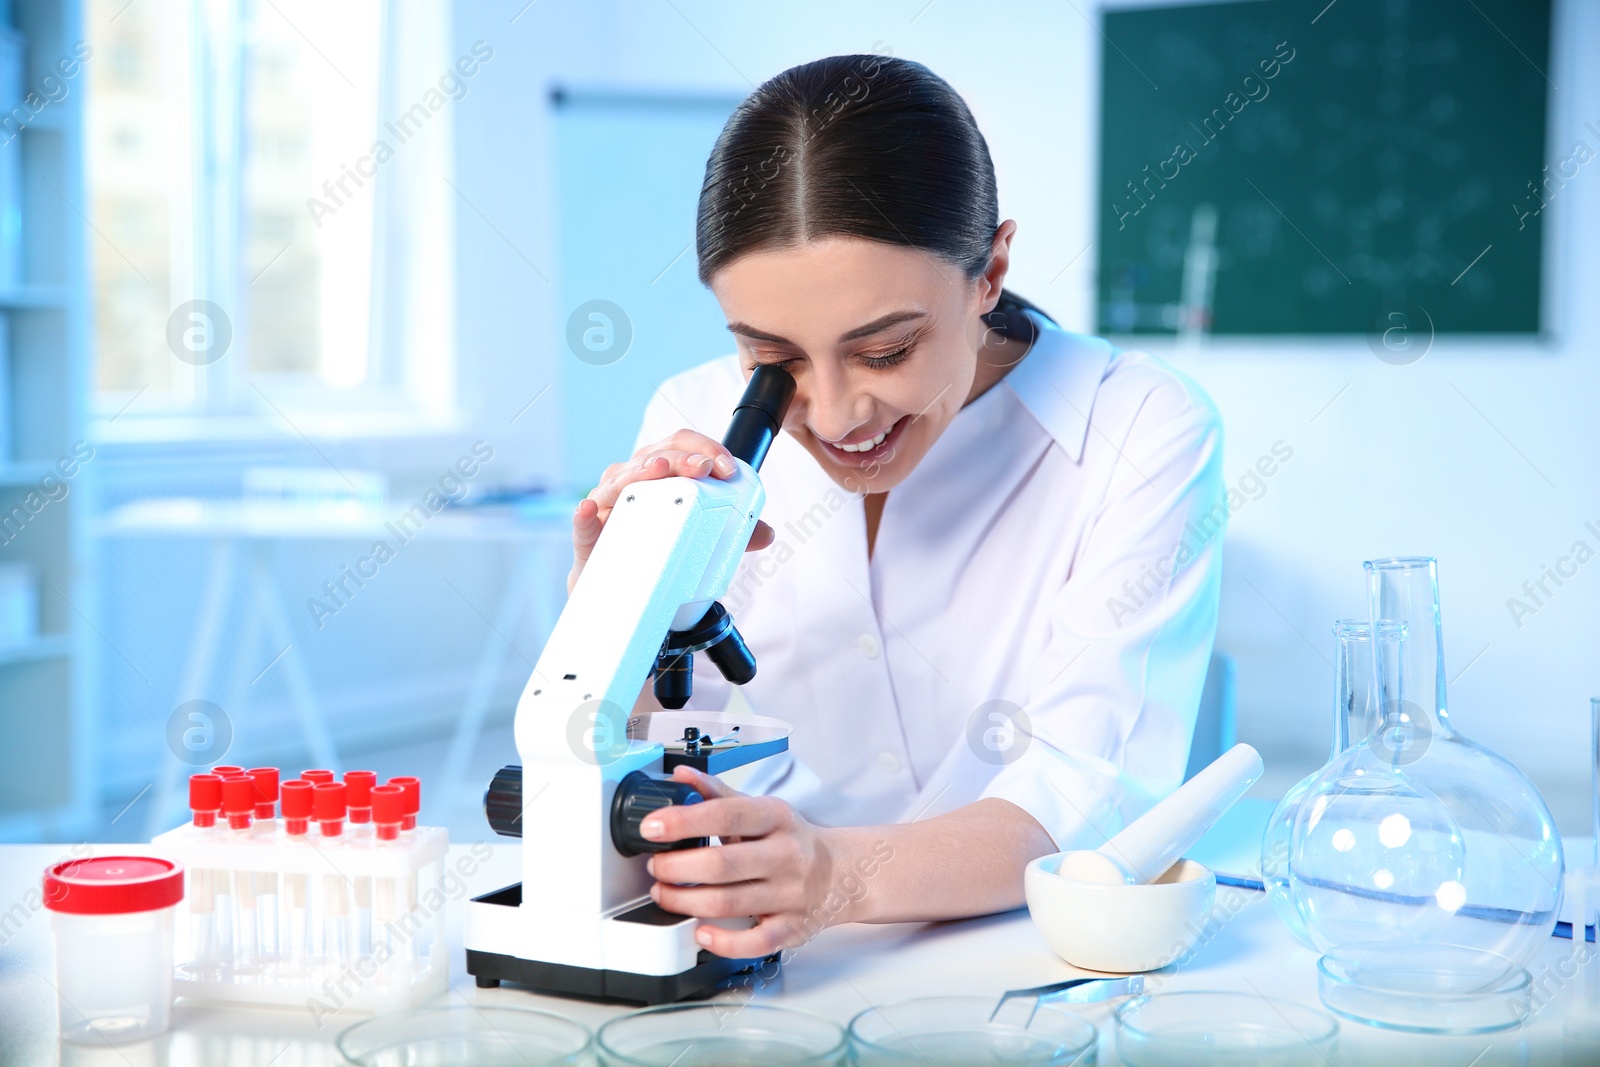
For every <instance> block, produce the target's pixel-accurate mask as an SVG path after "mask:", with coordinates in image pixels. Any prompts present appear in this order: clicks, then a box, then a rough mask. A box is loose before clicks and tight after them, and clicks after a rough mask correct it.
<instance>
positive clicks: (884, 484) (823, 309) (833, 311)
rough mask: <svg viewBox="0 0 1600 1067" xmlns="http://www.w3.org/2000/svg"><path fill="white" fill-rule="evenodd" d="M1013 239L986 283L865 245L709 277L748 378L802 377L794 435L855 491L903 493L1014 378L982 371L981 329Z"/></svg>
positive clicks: (842, 244)
mask: <svg viewBox="0 0 1600 1067" xmlns="http://www.w3.org/2000/svg"><path fill="white" fill-rule="evenodd" d="M1014 230H1015V223H1013V222H1010V221H1007V222H1006V223H1004V224H1003V225H1002V226H1001V227H1000V228H999V230H998V231H997V232H996V234H995V251H996V254H995V255H994V256H993V257H992V259H991V265H990V268H989V269H988V270H987V271H985V272H984V273H983V274H981V275H979V276H978V277H977V278H966V277H964V276H963V274H962V272H961V270H960V269H959V268H958V267H956V266H954V265H953V264H951V263H949V262H947V261H945V260H943V259H941V258H939V257H937V256H934V255H931V254H929V253H927V252H923V251H920V250H917V249H912V248H905V247H901V246H898V245H889V244H884V243H882V242H878V241H868V240H864V239H861V238H856V237H828V238H823V239H820V240H815V241H808V242H805V243H803V244H799V245H792V246H786V247H782V248H775V249H770V250H763V251H757V252H751V253H748V254H746V255H743V256H740V257H739V258H738V259H735V260H733V261H732V262H731V263H729V264H728V265H727V266H725V267H723V268H722V269H721V270H720V271H718V272H717V273H716V274H715V275H714V276H713V277H712V279H711V291H712V293H713V294H715V296H716V298H717V302H718V303H720V304H721V305H722V311H723V313H724V314H725V315H726V316H727V318H728V329H729V330H731V331H732V332H733V334H734V337H735V338H736V339H737V341H738V346H739V355H740V361H741V363H742V365H743V367H744V371H745V375H746V377H747V378H748V376H749V375H750V373H751V372H753V371H754V369H755V367H756V366H759V365H762V364H767V363H776V364H780V365H781V366H782V367H783V368H784V370H786V371H788V372H789V373H790V374H792V375H793V376H794V380H795V386H796V388H795V396H794V400H793V401H792V402H791V403H790V405H789V412H788V415H787V416H786V418H785V420H784V429H786V430H788V431H789V433H790V434H791V435H793V436H794V438H795V439H796V440H798V441H799V442H800V444H801V445H803V446H804V447H805V449H806V451H808V452H810V453H811V454H812V455H813V456H815V457H816V460H817V462H818V463H819V464H821V466H822V469H823V470H824V471H826V472H827V473H828V476H829V477H831V478H832V479H833V480H834V481H835V482H836V483H838V484H839V485H840V486H842V487H843V488H845V489H846V490H849V491H850V492H854V493H883V492H887V491H888V490H890V489H892V488H894V486H896V485H897V484H899V483H900V481H901V480H902V479H903V478H905V476H906V475H907V474H908V473H910V471H911V470H912V468H914V467H915V466H916V465H917V463H918V462H920V461H921V459H922V457H923V456H924V455H926V454H927V451H928V449H929V448H930V447H931V446H932V445H933V442H934V441H936V440H938V438H939V435H940V434H941V433H943V432H944V429H945V427H946V426H948V425H950V420H951V419H953V418H954V417H955V414H956V412H957V411H959V410H961V407H962V405H964V404H965V403H966V402H967V401H968V399H969V398H970V397H972V396H973V395H976V393H979V392H982V391H983V389H986V388H987V387H988V386H989V385H990V384H992V382H993V381H994V380H997V379H998V377H999V373H1003V370H1001V371H1000V372H999V373H995V367H996V366H998V365H999V364H1000V361H998V360H994V359H993V357H986V359H985V360H983V361H980V359H979V353H980V351H983V350H984V339H985V334H986V327H985V325H984V323H983V320H982V319H981V318H980V317H979V316H981V315H983V314H985V313H987V312H989V311H991V310H993V308H994V305H995V302H996V301H997V300H998V299H999V296H1000V286H1001V284H1002V282H1003V281H1004V278H1005V270H1006V267H1007V265H1008V253H1009V247H1010V241H1011V234H1012V232H1013V231H1014ZM988 351H990V352H993V351H994V346H993V343H992V338H991V346H990V348H989V349H988Z"/></svg>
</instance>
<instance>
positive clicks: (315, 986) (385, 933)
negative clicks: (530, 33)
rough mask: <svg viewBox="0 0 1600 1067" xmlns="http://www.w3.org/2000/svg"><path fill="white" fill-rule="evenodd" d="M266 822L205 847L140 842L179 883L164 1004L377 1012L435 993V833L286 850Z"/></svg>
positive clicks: (442, 947) (183, 835)
mask: <svg viewBox="0 0 1600 1067" xmlns="http://www.w3.org/2000/svg"><path fill="white" fill-rule="evenodd" d="M272 822H273V823H276V824H277V825H276V826H271V830H270V831H267V830H263V831H261V832H259V833H258V832H257V831H256V830H255V828H252V830H251V831H250V832H249V833H250V836H249V837H244V838H234V839H223V840H217V839H215V838H214V837H213V838H211V839H207V837H206V834H205V831H203V830H196V828H195V827H193V826H187V825H186V826H180V827H178V828H177V829H176V830H171V831H168V832H167V833H164V834H161V835H160V836H159V837H157V838H156V839H155V840H154V841H153V842H152V844H153V845H154V846H155V848H156V849H157V850H158V851H159V854H160V855H162V856H164V857H165V858H167V859H171V860H175V861H177V862H179V863H181V864H183V866H184V870H185V872H186V878H187V884H186V885H185V891H184V898H183V903H182V904H181V905H180V906H179V912H178V915H177V923H176V927H177V942H176V946H175V955H174V961H175V963H176V964H177V970H176V973H175V976H174V977H175V984H174V988H173V992H174V994H175V995H177V996H180V997H191V998H194V999H197V1000H210V1001H223V1002H229V1003H237V1002H248V1003H254V1004H282V1005H294V1006H297V1007H310V1008H311V1009H312V1010H316V1009H317V1007H318V1004H320V1005H322V1006H324V1007H325V1008H326V1010H327V1011H328V1012H330V1013H331V1012H333V1011H343V1010H346V1009H352V1010H356V1011H374V1012H388V1011H399V1010H404V1009H405V1008H408V1007H412V1006H414V1005H416V1004H418V1003H420V1002H422V1001H424V1000H427V999H428V998H430V997H433V996H435V995H437V994H438V993H440V992H442V991H443V990H444V988H445V980H446V975H447V972H448V969H449V953H448V948H447V945H446V941H445V896H444V892H443V889H442V887H441V885H440V878H441V875H442V872H443V867H444V864H443V860H444V856H445V851H446V848H447V845H448V838H449V835H448V833H447V832H446V831H445V830H444V829H443V828H442V827H437V826H419V827H417V828H416V829H415V830H412V831H408V832H407V833H406V835H405V836H404V839H402V840H397V841H385V842H378V841H376V840H375V839H373V838H371V837H366V838H362V837H350V838H344V837H337V838H331V839H320V840H319V839H318V838H316V837H314V836H311V835H304V836H302V837H301V838H300V839H299V840H298V841H294V840H292V839H289V838H288V837H287V835H285V834H284V833H283V830H282V823H283V820H281V819H276V820H272ZM257 825H260V824H257ZM268 825H269V826H270V825H271V824H268ZM252 913H253V914H252ZM314 1000H315V1001H317V1002H318V1003H312V1002H313V1001H314Z"/></svg>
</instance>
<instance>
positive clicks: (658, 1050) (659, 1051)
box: [597, 1001, 846, 1067]
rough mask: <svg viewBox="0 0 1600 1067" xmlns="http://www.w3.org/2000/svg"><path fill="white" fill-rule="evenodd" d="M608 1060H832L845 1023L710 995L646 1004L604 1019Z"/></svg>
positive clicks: (731, 1064) (668, 1066) (700, 1064)
mask: <svg viewBox="0 0 1600 1067" xmlns="http://www.w3.org/2000/svg"><path fill="white" fill-rule="evenodd" d="M597 1040H598V1043H599V1046H600V1062H601V1063H602V1064H605V1065H607V1067H746V1065H749V1067H833V1065H839V1064H843V1063H844V1062H845V1059H844V1056H845V1048H846V1044H845V1035H844V1028H843V1027H841V1026H840V1025H839V1024H838V1023H835V1022H831V1021H829V1020H827V1019H824V1018H823V1017H822V1016H820V1015H812V1014H811V1013H810V1012H806V1011H796V1010H794V1009H793V1008H777V1007H772V1006H770V1005H766V1004H739V1003H736V1002H733V1001H728V1002H725V1003H724V1002H718V1001H703V1002H697V1003H687V1004H668V1005H664V1006H662V1007H658V1008H645V1009H643V1010H640V1011H635V1012H630V1013H628V1014H627V1015H622V1016H619V1017H617V1018H615V1019H612V1020H611V1021H610V1022H608V1023H606V1024H605V1025H604V1026H602V1027H600V1032H599V1034H598V1035H597Z"/></svg>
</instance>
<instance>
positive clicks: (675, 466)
mask: <svg viewBox="0 0 1600 1067" xmlns="http://www.w3.org/2000/svg"><path fill="white" fill-rule="evenodd" d="M711 464H712V461H711V457H709V456H706V455H704V454H702V453H698V452H682V451H678V450H670V449H669V450H663V451H655V452H651V453H650V454H649V455H645V456H639V457H637V458H634V459H630V460H627V461H625V462H623V463H613V464H612V465H611V466H609V467H607V468H606V469H605V473H604V474H602V475H601V476H600V484H599V485H597V486H595V487H594V488H593V489H591V490H590V491H589V499H590V500H593V501H594V502H595V503H596V504H598V505H600V517H601V519H602V520H604V519H606V518H608V517H609V516H610V514H611V509H612V508H614V507H616V506H617V501H618V500H619V499H620V498H621V497H622V493H623V490H625V489H626V488H627V487H628V486H630V485H632V484H633V483H634V482H644V481H650V480H651V479H654V478H669V477H671V476H673V475H681V476H683V477H685V478H703V477H705V476H706V475H707V474H708V473H710V471H711V470H712V465H711Z"/></svg>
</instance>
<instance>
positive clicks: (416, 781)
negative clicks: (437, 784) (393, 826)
mask: <svg viewBox="0 0 1600 1067" xmlns="http://www.w3.org/2000/svg"><path fill="white" fill-rule="evenodd" d="M389 784H390V785H397V786H399V787H400V788H401V789H402V790H404V791H405V795H406V817H405V821H403V822H402V823H401V824H400V829H401V831H402V832H403V831H406V830H415V829H416V828H417V815H418V814H419V813H421V811H422V779H420V778H418V777H416V776H415V775H410V774H402V775H400V776H399V777H397V778H391V779H389Z"/></svg>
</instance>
